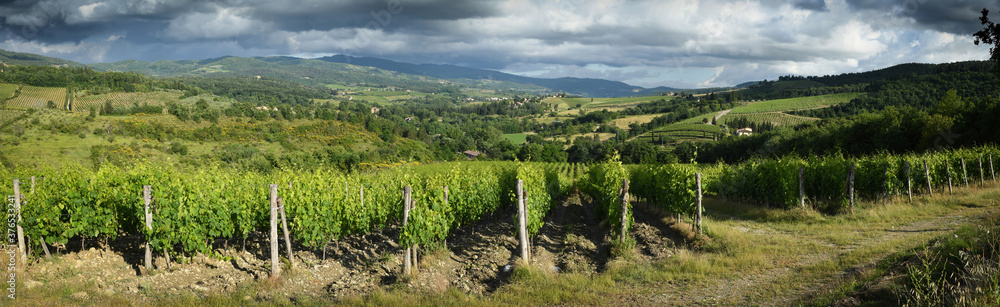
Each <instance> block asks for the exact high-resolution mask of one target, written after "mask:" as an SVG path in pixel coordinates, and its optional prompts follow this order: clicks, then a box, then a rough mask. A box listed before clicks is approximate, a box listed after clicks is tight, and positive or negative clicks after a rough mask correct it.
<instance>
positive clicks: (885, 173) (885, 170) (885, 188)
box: [882, 163, 889, 205]
mask: <svg viewBox="0 0 1000 307" xmlns="http://www.w3.org/2000/svg"><path fill="white" fill-rule="evenodd" d="M887 197H889V164H888V163H886V164H883V165H882V205H885V199H886V198H887Z"/></svg>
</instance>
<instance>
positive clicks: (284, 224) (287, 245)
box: [278, 181, 295, 268]
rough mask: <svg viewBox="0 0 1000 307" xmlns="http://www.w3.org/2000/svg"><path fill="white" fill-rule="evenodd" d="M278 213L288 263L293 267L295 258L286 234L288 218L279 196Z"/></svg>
mask: <svg viewBox="0 0 1000 307" xmlns="http://www.w3.org/2000/svg"><path fill="white" fill-rule="evenodd" d="M289 182H291V181H289ZM278 213H281V231H282V232H284V234H285V252H286V254H287V255H288V263H290V264H291V265H292V267H293V268H294V267H295V258H294V257H292V256H293V255H292V240H291V239H290V238H289V235H288V220H286V219H285V202H284V200H282V199H281V197H278Z"/></svg>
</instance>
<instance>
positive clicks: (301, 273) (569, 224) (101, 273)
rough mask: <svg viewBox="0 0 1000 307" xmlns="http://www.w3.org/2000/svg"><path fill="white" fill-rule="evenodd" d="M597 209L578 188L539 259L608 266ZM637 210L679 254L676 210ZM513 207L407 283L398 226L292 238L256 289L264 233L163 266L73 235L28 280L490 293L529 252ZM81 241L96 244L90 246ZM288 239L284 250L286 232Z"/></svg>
mask: <svg viewBox="0 0 1000 307" xmlns="http://www.w3.org/2000/svg"><path fill="white" fill-rule="evenodd" d="M594 211H595V210H594V208H593V204H592V203H591V202H590V200H589V199H586V197H585V196H584V197H581V196H580V195H579V193H578V192H574V193H572V194H571V195H569V196H568V197H566V198H565V199H563V200H562V201H560V202H559V203H558V204H556V205H555V206H554V207H553V208H552V210H550V211H549V214H548V215H547V216H546V219H545V224H544V226H543V227H542V229H541V230H540V231H539V234H538V235H537V236H535V237H534V238H533V239H532V248H531V257H532V261H531V262H530V265H532V266H537V267H539V268H541V269H542V270H545V271H549V272H553V273H558V272H579V273H585V274H599V273H601V272H602V271H603V270H604V269H605V266H606V264H607V262H608V260H609V258H610V252H609V248H610V247H609V244H608V242H610V239H611V237H610V235H609V231H608V229H607V227H606V226H605V225H606V224H607V222H606V221H603V220H602V217H600V216H596V215H595V214H594ZM635 212H636V213H635V217H636V223H635V224H634V228H633V229H634V230H633V236H634V237H635V238H636V240H637V242H638V244H637V246H636V250H637V252H638V254H640V255H641V257H643V258H644V259H648V260H655V259H661V258H664V257H670V256H671V255H672V254H673V250H674V249H676V248H682V247H683V243H682V242H681V240H682V236H681V235H680V234H677V233H675V231H674V230H673V229H672V228H671V226H672V225H671V223H672V220H670V219H666V218H660V217H659V216H658V214H656V213H653V212H651V211H647V210H645V209H643V208H641V206H636V211H635ZM514 216H515V213H514V212H512V211H511V212H504V211H501V212H496V213H494V214H492V215H491V216H488V217H486V218H484V219H482V220H480V221H479V222H477V223H475V224H472V225H467V226H463V227H459V228H458V229H454V230H453V231H452V234H451V235H450V236H449V237H448V238H447V240H446V242H445V243H444V244H443V246H446V247H447V248H443V247H441V246H438V247H430V248H427V247H423V248H421V250H420V255H419V260H418V263H417V265H416V269H417V271H418V274H417V275H416V277H415V278H412V279H410V280H407V281H405V282H403V283H400V282H399V280H398V278H399V276H400V273H401V272H402V266H403V261H402V260H403V257H402V252H403V249H402V247H401V246H399V245H398V244H397V243H396V242H397V238H398V237H399V227H389V228H385V229H377V230H374V231H372V232H370V233H368V234H364V235H351V236H347V237H344V238H341V239H340V240H338V241H336V242H330V243H328V244H327V246H326V249H325V251H324V250H323V249H317V250H311V249H308V248H306V247H304V246H301V245H293V249H294V251H293V254H294V257H293V258H294V262H295V268H287V266H288V263H287V260H284V259H283V260H282V262H283V266H285V269H284V270H283V271H282V278H281V279H280V280H281V281H280V282H277V283H273V284H270V285H271V286H269V287H267V289H266V290H250V289H257V288H252V287H248V286H247V285H249V284H250V283H251V282H253V281H262V280H267V279H268V277H269V276H270V272H271V270H270V258H269V256H268V255H269V245H268V243H267V242H268V241H267V238H266V234H262V233H257V234H254V235H252V236H251V237H250V238H248V240H246V242H245V243H244V242H243V240H240V239H230V240H223V239H219V240H216V241H215V242H214V243H213V248H214V252H215V255H212V256H205V255H178V254H171V255H170V256H171V258H172V260H174V261H173V262H171V263H170V264H169V266H168V265H167V262H166V261H165V258H164V257H163V254H162V253H159V254H154V261H153V262H154V264H153V267H154V269H153V270H152V271H151V272H148V273H146V274H143V271H144V269H143V268H142V266H143V255H144V249H143V240H142V237H141V235H125V236H120V237H119V238H117V239H115V240H113V241H110V242H107V244H106V245H105V244H103V242H94V241H95V240H88V241H87V242H81V241H80V240H79V239H74V240H71V241H70V243H69V244H67V246H63V247H61V249H60V250H59V251H57V250H56V248H55V247H53V248H52V251H53V253H55V254H57V255H56V256H55V259H53V260H51V261H49V260H41V259H37V260H35V261H34V262H33V263H32V264H31V266H30V267H29V269H28V272H27V273H26V275H27V279H26V281H25V282H24V286H25V287H27V288H29V289H32V288H35V287H40V286H53V285H55V286H58V285H59V284H60V283H62V282H64V281H67V280H72V281H73V282H80V281H84V282H87V283H92V284H93V285H96V288H97V291H99V292H100V293H91V294H90V295H95V294H99V295H109V296H118V297H126V298H128V299H130V300H133V301H136V302H140V301H145V300H146V299H148V298H149V296H151V295H162V294H164V293H168V294H169V293H194V294H195V295H199V296H205V295H233V294H234V293H237V294H238V295H244V297H243V299H246V300H255V301H269V300H273V299H275V298H278V297H287V298H288V299H289V300H291V301H295V300H296V298H298V297H329V298H342V297H349V296H358V295H365V294H369V293H372V292H373V291H376V289H379V288H381V289H389V288H392V287H400V286H403V287H410V288H415V289H417V290H421V291H428V292H441V291H445V290H447V289H448V288H449V287H454V288H456V289H459V290H460V291H463V292H467V293H472V294H477V295H488V294H489V293H492V292H493V291H496V290H497V289H498V288H500V287H501V286H503V285H504V284H506V283H507V281H508V278H509V277H510V275H511V273H512V272H513V267H514V265H515V262H516V260H517V259H519V258H520V255H517V253H518V252H517V250H518V242H517V239H516V238H517V237H516V232H517V230H516V229H517V228H516V225H515V223H514ZM82 243H86V244H87V245H86V249H85V250H83V249H82ZM244 244H245V246H244ZM293 244H294V243H293ZM279 249H280V251H281V254H282V256H283V257H284V256H285V245H284V242H283V241H282V242H280V246H279ZM178 257H180V258H178ZM324 257H325V258H324ZM178 259H180V261H178ZM258 288H259V287H258ZM82 296H84V297H85V296H86V295H82Z"/></svg>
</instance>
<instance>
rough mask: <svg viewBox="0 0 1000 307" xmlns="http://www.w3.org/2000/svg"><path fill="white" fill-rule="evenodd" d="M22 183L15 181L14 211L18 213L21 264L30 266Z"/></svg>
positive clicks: (18, 244)
mask: <svg viewBox="0 0 1000 307" xmlns="http://www.w3.org/2000/svg"><path fill="white" fill-rule="evenodd" d="M21 200H22V195H21V182H20V181H19V180H17V179H14V211H16V212H17V251H18V254H19V255H20V258H21V263H23V264H24V265H27V264H28V254H27V253H26V252H25V249H24V229H23V228H21Z"/></svg>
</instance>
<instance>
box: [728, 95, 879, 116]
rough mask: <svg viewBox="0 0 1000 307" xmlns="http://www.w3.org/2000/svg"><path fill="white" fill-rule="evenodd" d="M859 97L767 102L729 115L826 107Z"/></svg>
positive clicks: (821, 97) (743, 108) (800, 98)
mask: <svg viewBox="0 0 1000 307" xmlns="http://www.w3.org/2000/svg"><path fill="white" fill-rule="evenodd" d="M859 95H860V93H843V94H831V95H821V96H807V97H798V98H789V99H777V100H769V101H763V102H756V103H751V104H749V105H746V106H742V107H737V108H734V109H733V110H732V111H731V112H730V114H745V113H764V112H783V111H794V110H805V109H813V108H821V107H828V106H832V105H836V104H841V103H846V102H849V101H851V99H854V98H857V97H858V96H859Z"/></svg>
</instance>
